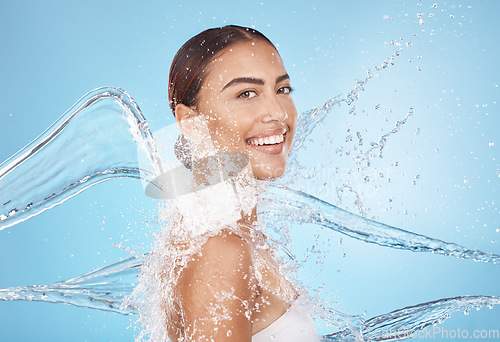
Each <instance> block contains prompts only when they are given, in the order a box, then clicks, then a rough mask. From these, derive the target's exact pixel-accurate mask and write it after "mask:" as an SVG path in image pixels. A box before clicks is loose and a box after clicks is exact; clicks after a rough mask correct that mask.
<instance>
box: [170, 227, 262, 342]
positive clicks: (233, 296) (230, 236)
mask: <svg viewBox="0 0 500 342" xmlns="http://www.w3.org/2000/svg"><path fill="white" fill-rule="evenodd" d="M177 291H179V293H178V294H179V299H180V301H179V302H178V305H179V306H180V307H179V309H180V311H181V312H182V317H183V318H182V319H181V320H178V325H177V328H178V329H177V332H178V333H177V334H179V333H180V332H181V331H182V333H181V334H182V335H184V336H186V337H187V339H188V340H210V339H213V340H216V341H218V340H231V341H250V339H251V333H252V323H251V322H250V315H251V312H252V310H253V308H254V305H255V298H256V296H257V282H256V280H255V277H254V274H253V267H252V255H251V248H250V246H249V245H248V244H247V243H246V242H245V241H244V239H242V238H241V237H240V236H239V235H237V234H235V233H232V232H231V231H230V230H222V231H221V232H219V234H217V235H215V236H212V237H210V238H209V239H208V240H207V241H206V242H205V243H204V245H203V246H202V247H201V249H200V251H199V252H198V253H197V254H194V255H193V256H192V258H191V259H190V260H189V261H188V263H187V264H186V265H185V266H184V268H183V270H182V273H181V276H180V278H179V282H178V283H177ZM228 332H230V334H232V338H231V339H228V335H227V334H228ZM177 336H179V335H177Z"/></svg>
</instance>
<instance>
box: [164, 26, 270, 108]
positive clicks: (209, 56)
mask: <svg viewBox="0 0 500 342" xmlns="http://www.w3.org/2000/svg"><path fill="white" fill-rule="evenodd" d="M253 39H261V40H263V41H265V42H268V43H269V44H271V45H272V46H273V47H274V48H275V49H276V47H275V46H274V44H273V43H271V41H270V40H269V39H267V37H266V36H264V35H263V34H262V33H260V32H259V31H257V30H254V29H252V28H247V27H241V26H236V25H228V26H224V27H217V28H212V29H208V30H205V31H203V32H201V33H199V34H198V35H196V36H194V37H193V38H191V39H190V40H188V41H187V42H186V43H185V44H184V45H183V46H182V47H181V48H180V49H179V51H177V54H176V55H175V57H174V60H173V61H172V65H171V67H170V75H169V83H168V101H169V103H170V108H171V109H172V112H173V113H174V115H175V107H176V106H177V105H178V104H180V103H182V104H184V105H186V106H188V107H193V106H195V105H196V96H197V95H198V92H199V91H200V89H201V85H202V83H203V79H204V76H205V74H204V73H205V70H206V67H207V65H208V63H209V62H210V61H212V60H213V59H214V58H215V57H217V56H218V54H219V53H221V52H222V51H224V49H226V48H228V47H229V46H231V45H234V44H237V43H240V42H244V41H251V40H253Z"/></svg>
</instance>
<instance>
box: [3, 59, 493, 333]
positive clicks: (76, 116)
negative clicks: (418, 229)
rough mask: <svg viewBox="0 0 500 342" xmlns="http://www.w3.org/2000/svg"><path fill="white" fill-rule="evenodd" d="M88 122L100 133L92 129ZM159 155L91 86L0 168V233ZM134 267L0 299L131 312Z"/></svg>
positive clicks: (314, 120) (336, 215)
mask: <svg viewBox="0 0 500 342" xmlns="http://www.w3.org/2000/svg"><path fill="white" fill-rule="evenodd" d="M398 55H399V54H395V55H394V56H392V59H391V58H388V59H387V60H386V61H385V62H384V63H383V64H382V66H381V67H380V68H381V69H384V68H386V67H388V66H389V65H390V64H391V63H392V61H393V59H394V58H396V57H397V56H398ZM371 77H373V76H372V74H371V73H369V74H368V76H367V78H366V79H365V80H364V81H362V82H358V86H357V87H356V88H355V89H354V90H352V91H351V92H350V93H349V94H348V96H347V97H345V98H343V99H340V96H337V97H335V98H333V99H332V100H330V101H328V102H327V103H326V104H325V105H324V106H323V107H322V108H321V109H320V110H312V111H310V112H308V113H305V114H303V115H302V119H301V122H302V124H300V125H299V127H300V130H299V136H300V140H297V142H296V148H297V149H299V148H301V147H303V142H304V140H305V139H306V138H307V136H309V135H310V134H311V132H312V131H313V129H314V128H315V127H317V125H318V124H320V123H321V122H322V120H323V119H324V118H325V117H326V115H327V114H328V112H329V111H330V110H331V108H332V107H333V106H334V105H337V104H340V103H341V102H345V103H347V104H348V105H350V104H351V103H352V102H353V101H355V100H356V99H357V96H358V94H359V92H360V91H361V90H363V86H364V85H365V84H366V82H367V81H368V80H369V79H370V78H371ZM412 113H413V112H412V111H409V112H408V114H407V116H406V117H405V119H404V120H402V121H400V122H398V123H397V124H396V127H395V128H394V129H393V130H392V131H390V132H389V133H387V134H386V135H385V136H383V137H385V138H387V136H389V135H391V134H394V133H396V132H397V130H398V129H399V127H400V126H401V125H402V124H404V123H405V122H406V120H407V119H408V117H409V116H410V115H411V114H412ZM98 114H99V115H98ZM95 127H99V128H100V129H97V130H96V129H95ZM109 127H112V130H109ZM358 138H359V136H358ZM385 143H386V140H379V142H378V143H377V146H374V145H372V149H370V150H369V151H373V150H376V149H378V151H379V152H378V153H379V154H380V153H381V151H382V149H383V147H384V146H385ZM138 146H139V147H140V149H139V150H140V151H142V152H141V153H143V154H144V158H146V159H147V160H149V162H150V167H146V168H143V169H141V168H139V167H138V165H137V147H138ZM157 155H158V154H157V149H156V145H155V143H154V140H153V139H152V135H151V133H150V131H149V129H148V127H147V123H146V121H145V119H144V117H143V116H142V114H141V112H140V110H139V108H138V107H137V105H136V103H135V102H134V101H133V99H132V98H131V97H130V96H129V95H128V94H127V93H125V92H124V91H122V90H120V89H118V88H101V89H97V90H94V91H92V92H90V93H89V94H87V95H86V96H85V97H83V98H82V99H81V100H80V101H79V102H77V104H75V106H73V107H72V108H71V109H70V110H69V111H68V112H66V113H65V114H64V115H63V116H62V117H61V118H60V119H59V120H58V121H57V122H56V123H54V124H53V125H52V126H51V127H50V128H49V129H48V130H47V131H45V132H44V133H43V134H42V135H41V136H40V137H38V138H37V139H35V140H34V141H33V142H32V143H31V144H30V145H28V146H27V147H25V148H24V149H23V150H21V151H20V152H18V153H17V154H16V155H14V156H13V157H11V158H10V159H9V160H7V161H6V162H4V163H3V164H2V165H0V166H1V168H0V190H2V191H0V203H1V204H2V207H1V211H0V229H3V228H6V227H10V226H13V225H15V224H17V223H19V222H22V221H24V220H26V219H29V218H30V217H33V216H34V215H37V214H39V213H41V212H43V211H45V210H47V209H50V208H52V207H54V206H56V205H58V204H60V203H62V202H64V201H65V200H67V199H68V198H70V197H72V196H74V195H76V194H78V193H79V192H81V191H83V190H85V189H86V188H88V187H90V186H91V185H94V184H97V183H99V182H102V181H104V180H107V179H110V178H117V177H131V178H136V179H139V178H141V179H145V180H148V181H149V180H152V177H154V176H155V175H157V174H160V173H161V172H162V171H161V169H162V166H161V163H160V162H159V159H158V158H157ZM41 171H44V172H41ZM40 175H42V176H40ZM266 196H267V197H266V199H265V200H266V201H267V202H268V204H270V205H268V206H267V207H266V208H265V209H264V210H267V214H270V213H272V214H273V215H274V217H275V218H286V219H287V220H290V219H293V220H297V221H300V222H309V223H313V224H316V225H320V226H323V227H327V228H329V229H333V230H335V231H338V232H341V233H343V234H345V235H347V236H350V237H353V238H356V239H358V240H361V241H365V242H369V243H374V244H377V245H381V246H386V247H391V248H396V249H405V250H410V251H419V252H430V253H435V254H442V255H449V256H455V257H458V258H462V259H471V260H476V261H484V262H491V263H495V264H498V263H500V262H499V260H500V256H498V255H494V254H490V253H485V252H481V251H473V250H468V249H466V248H465V247H462V246H459V245H456V244H452V243H447V242H444V241H440V240H436V239H433V238H430V237H426V236H423V235H419V234H414V233H412V232H408V231H404V230H402V229H399V228H395V227H391V226H388V225H385V224H383V223H380V222H376V221H373V220H369V219H366V218H363V217H361V216H358V215H355V214H352V213H349V212H347V211H345V210H342V209H340V208H337V207H335V206H334V205H332V204H330V203H328V202H325V201H322V200H320V199H318V198H315V197H313V196H311V195H309V194H307V193H304V192H300V191H297V190H293V189H290V188H286V187H283V186H279V185H273V186H270V187H269V192H268V194H267V195H266ZM273 205H274V207H273ZM276 205H278V206H281V207H280V209H281V210H275V209H276ZM273 208H274V209H273ZM283 208H285V210H283ZM140 266H141V260H140V259H136V258H129V259H127V260H124V261H121V262H118V263H115V264H112V265H109V266H106V267H104V268H101V269H99V270H96V271H93V272H90V273H88V274H85V275H83V276H79V277H76V278H73V279H70V280H67V281H63V282H58V283H55V284H51V285H38V286H23V287H13V288H8V289H0V300H4V301H6V300H28V301H43V302H52V303H65V304H71V305H77V306H82V307H87V308H93V309H98V310H105V311H112V312H117V313H121V314H133V313H135V312H136V310H135V308H134V307H127V306H125V307H124V306H123V302H122V301H123V298H124V297H125V296H127V295H128V294H130V292H131V291H132V289H133V288H134V286H135V282H136V277H137V272H138V269H139V268H140ZM496 304H498V298H497V297H457V298H451V299H442V300H438V301H435V302H431V303H423V304H419V305H417V306H415V307H410V308H403V309H400V310H397V311H394V312H392V313H389V314H387V315H382V316H377V317H375V318H372V319H370V320H368V321H366V322H364V323H363V324H362V326H361V327H360V328H359V329H357V328H351V329H347V330H345V331H341V332H339V333H335V334H331V335H328V336H325V339H326V340H327V341H328V340H333V341H335V340H349V339H353V340H354V339H359V338H371V337H370V336H374V334H375V333H377V334H379V336H382V334H381V332H384V331H385V332H387V329H386V328H387V327H390V326H392V327H393V328H394V329H395V328H396V327H398V325H397V324H399V323H401V326H400V327H414V328H412V329H422V328H423V327H425V326H427V325H428V324H427V323H425V324H427V325H425V324H424V323H422V322H431V321H432V322H435V323H439V322H441V321H442V320H444V319H446V318H447V317H448V316H449V313H450V312H453V311H457V310H462V309H463V308H466V307H472V306H474V307H480V306H485V305H496ZM350 317H351V316H350ZM398 322H399V323H398ZM418 322H421V323H418ZM435 323H429V324H435ZM412 324H413V325H412ZM384 329H385V330H384ZM370 334H371V335H370ZM360 336H361V337H360ZM363 336H364V337H363ZM396 339H402V338H400V337H397V336H396V337H390V339H386V340H396ZM380 340H382V339H380Z"/></svg>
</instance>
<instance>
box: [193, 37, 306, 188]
mask: <svg viewBox="0 0 500 342" xmlns="http://www.w3.org/2000/svg"><path fill="white" fill-rule="evenodd" d="M206 72H208V74H207V76H206V77H205V79H204V81H203V85H202V88H201V90H200V92H199V93H198V95H197V105H196V112H198V114H202V115H204V116H205V117H206V118H207V119H208V129H209V132H210V135H211V137H212V139H213V141H214V142H215V144H216V145H218V146H219V147H220V148H221V149H222V150H225V151H234V152H241V153H245V154H246V155H248V156H249V157H250V162H251V164H252V170H253V174H254V176H255V177H257V178H261V179H264V178H276V177H279V176H281V175H282V174H283V172H284V171H285V168H286V161H287V157H288V154H289V152H290V148H291V145H292V141H293V137H294V134H295V126H296V123H297V110H296V109H295V105H294V103H293V100H292V96H291V87H290V79H289V77H288V74H287V72H286V70H285V67H284V66H283V62H282V61H281V58H280V56H279V55H278V52H277V51H276V50H275V49H274V47H273V46H271V45H270V44H269V43H267V42H264V41H262V40H258V39H257V40H252V41H249V42H243V43H239V44H236V45H233V46H232V47H230V48H228V49H226V50H225V51H224V52H223V53H222V54H221V55H219V56H218V57H217V58H216V59H214V60H213V61H212V62H211V63H210V64H209V67H208V68H207V70H206Z"/></svg>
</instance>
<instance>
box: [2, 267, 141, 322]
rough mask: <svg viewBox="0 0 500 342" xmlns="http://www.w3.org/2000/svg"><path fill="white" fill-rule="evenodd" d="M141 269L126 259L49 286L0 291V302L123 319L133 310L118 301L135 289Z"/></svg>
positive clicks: (133, 310) (13, 288) (21, 287)
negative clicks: (34, 303) (79, 309)
mask: <svg viewBox="0 0 500 342" xmlns="http://www.w3.org/2000/svg"><path fill="white" fill-rule="evenodd" d="M141 265H142V262H141V260H140V259H137V258H135V257H130V258H128V259H125V260H122V261H118V262H115V263H113V264H111V265H107V266H105V267H102V268H100V269H97V270H95V271H92V272H89V273H87V274H84V275H81V276H79V277H76V278H72V279H68V280H64V281H61V282H57V283H54V284H50V285H34V286H19V287H9V288H4V289H0V301H15V300H24V301H38V302H46V303H62V304H69V305H75V306H79V307H84V308H90V309H97V310H102V311H112V312H116V313H120V314H124V315H130V314H135V313H136V310H135V308H134V307H130V306H126V307H124V306H123V303H122V301H123V299H124V298H125V297H126V296H127V295H129V294H130V293H131V292H132V290H133V288H134V287H135V284H136V283H137V281H136V280H137V274H138V271H139V268H140V267H141Z"/></svg>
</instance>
